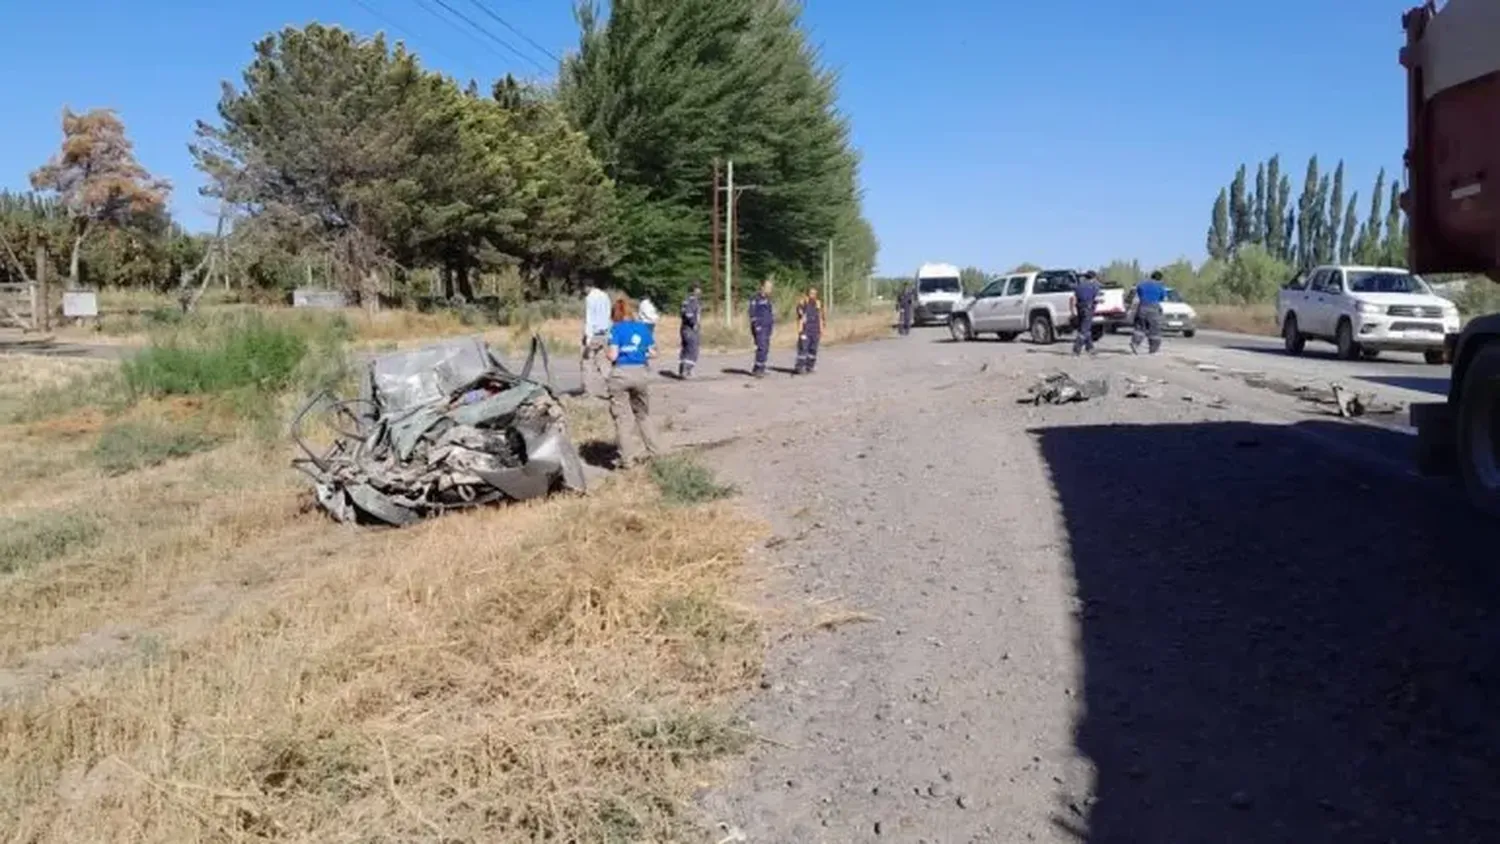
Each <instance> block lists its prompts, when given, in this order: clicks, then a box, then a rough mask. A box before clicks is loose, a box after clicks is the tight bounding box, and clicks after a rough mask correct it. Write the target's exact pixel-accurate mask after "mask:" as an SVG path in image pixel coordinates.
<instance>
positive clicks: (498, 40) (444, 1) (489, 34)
mask: <svg viewBox="0 0 1500 844" xmlns="http://www.w3.org/2000/svg"><path fill="white" fill-rule="evenodd" d="M432 2H434V3H436V4H438V5H439V6H442V7H443V8H444V9H447V10H448V13H449V14H451V15H453V16H454V17H456V18H458V19H459V20H461V21H463V22H464V23H467V24H468V25H469V26H471V27H473V28H474V29H475V31H477V32H479V33H480V34H481V35H483V36H485V37H486V38H488V39H490V40H491V41H493V42H495V43H496V44H499V45H500V46H501V47H504V48H505V49H506V50H507V51H509V52H510V53H511V54H512V55H514V56H515V57H516V58H518V59H521V60H522V61H526V62H531V64H532V65H534V66H535V67H536V69H537V70H540V71H541V72H543V73H546V72H547V68H545V67H543V66H542V63H541V62H538V61H537V60H536V59H533V58H532V57H530V56H528V55H526V54H525V53H522V52H521V51H520V50H517V49H516V48H515V47H514V46H512V45H511V44H510V42H508V41H506V40H505V39H504V38H501V37H500V36H498V35H496V34H495V33H493V32H491V31H489V30H488V29H486V28H484V26H482V25H480V24H479V23H478V22H477V21H475V20H474V19H473V18H471V17H469V16H468V15H465V14H464V13H463V12H460V11H459V10H457V9H455V8H453V7H452V6H450V5H449V4H448V2H447V0H432Z"/></svg>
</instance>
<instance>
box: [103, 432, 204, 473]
mask: <svg viewBox="0 0 1500 844" xmlns="http://www.w3.org/2000/svg"><path fill="white" fill-rule="evenodd" d="M219 443H220V438H219V437H216V436H213V435H212V434H209V433H207V432H205V431H203V430H201V429H199V428H197V427H192V426H183V425H173V424H171V423H168V422H162V421H150V422H117V423H115V424H113V425H111V426H109V427H108V428H105V429H104V433H103V434H101V435H100V436H99V441H98V442H96V443H95V444H94V450H93V458H94V462H95V463H97V464H98V465H99V468H100V469H103V470H104V472H105V474H108V475H123V474H126V473H128V472H134V471H136V470H138V469H145V468H147V467H150V466H159V465H161V464H163V463H165V462H167V461H168V460H172V459H174V458H178V457H187V456H189V455H192V454H197V453H198V452H200V451H207V450H209V449H211V448H213V447H215V446H217V445H218V444H219Z"/></svg>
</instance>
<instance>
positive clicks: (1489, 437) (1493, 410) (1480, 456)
mask: <svg viewBox="0 0 1500 844" xmlns="http://www.w3.org/2000/svg"><path fill="white" fill-rule="evenodd" d="M1457 427H1458V430H1457V434H1458V471H1459V474H1460V475H1461V476H1462V477H1463V480H1464V488H1465V489H1466V490H1467V491H1468V493H1469V501H1470V502H1472V503H1473V504H1474V506H1475V507H1477V508H1479V509H1480V510H1482V511H1484V512H1485V513H1487V514H1489V515H1491V516H1497V517H1500V345H1497V344H1496V343H1495V342H1491V343H1490V344H1489V346H1488V347H1486V348H1483V349H1480V350H1479V354H1478V355H1476V356H1475V357H1474V360H1473V361H1472V362H1471V363H1470V364H1469V371H1468V372H1467V373H1466V374H1465V375H1464V383H1463V393H1462V394H1461V397H1460V399H1459V405H1458V426H1457Z"/></svg>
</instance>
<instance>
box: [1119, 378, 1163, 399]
mask: <svg viewBox="0 0 1500 844" xmlns="http://www.w3.org/2000/svg"><path fill="white" fill-rule="evenodd" d="M1150 383H1151V380H1150V379H1148V378H1143V377H1141V376H1137V375H1127V376H1125V398H1127V399H1154V398H1160V395H1159V394H1158V393H1157V392H1156V391H1155V390H1152V389H1151V388H1150V387H1149V386H1148V385H1149V384H1150Z"/></svg>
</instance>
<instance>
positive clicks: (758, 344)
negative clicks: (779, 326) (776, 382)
mask: <svg viewBox="0 0 1500 844" xmlns="http://www.w3.org/2000/svg"><path fill="white" fill-rule="evenodd" d="M771 287H772V285H771V280H770V279H769V278H768V279H766V280H765V281H762V282H761V283H760V290H758V291H756V293H755V296H754V297H752V298H751V299H750V336H751V337H754V338H755V366H754V367H753V368H752V369H751V370H750V374H751V375H753V376H755V377H756V378H764V377H766V360H767V359H768V358H769V357H770V356H771V330H772V329H773V328H775V327H776V306H775V305H773V304H772V303H771Z"/></svg>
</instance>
